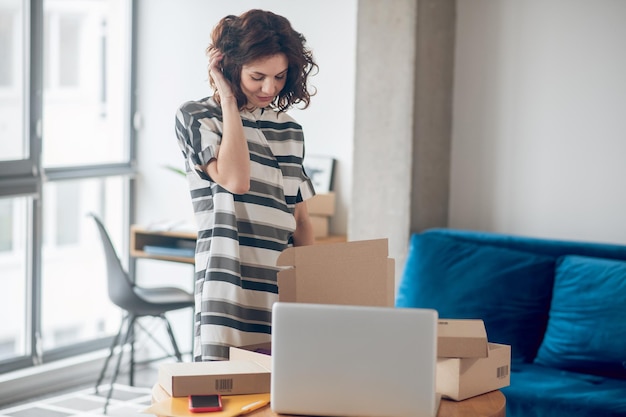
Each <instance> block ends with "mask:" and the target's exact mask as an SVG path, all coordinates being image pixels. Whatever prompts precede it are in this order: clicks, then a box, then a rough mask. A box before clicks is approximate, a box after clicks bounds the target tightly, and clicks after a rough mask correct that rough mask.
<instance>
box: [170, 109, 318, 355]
mask: <svg viewBox="0 0 626 417" xmlns="http://www.w3.org/2000/svg"><path fill="white" fill-rule="evenodd" d="M240 114H241V119H242V122H243V127H244V134H245V137H246V140H247V142H248V148H249V151H250V190H249V191H248V193H246V194H232V193H230V192H229V191H227V190H226V189H224V188H222V187H220V186H219V185H218V184H217V183H215V182H213V181H211V178H209V177H208V175H206V173H204V172H202V171H199V170H197V169H196V168H195V167H196V165H205V164H206V163H208V162H209V160H210V159H211V158H214V157H216V156H217V155H218V154H219V147H220V141H221V137H222V129H223V124H222V111H221V107H220V106H219V104H217V103H216V102H215V101H214V100H213V99H212V98H206V99H203V100H200V101H190V102H187V103H185V104H183V105H182V106H181V107H180V109H179V110H178V112H177V114H176V135H177V137H178V143H179V146H180V148H181V150H182V153H183V156H184V158H185V168H186V171H187V179H188V181H189V187H190V193H191V202H192V205H193V210H194V213H195V218H196V223H197V227H198V240H197V245H196V254H195V283H196V284H195V319H194V320H195V337H194V360H195V361H206V360H222V359H228V348H229V347H230V346H244V345H248V344H256V343H263V342H268V341H270V338H271V337H270V334H271V312H272V304H273V303H274V302H275V301H277V300H278V287H277V284H276V273H277V271H278V268H277V267H276V259H277V258H278V255H279V254H280V253H281V252H282V250H283V249H285V248H286V247H287V246H289V245H290V244H291V243H292V235H293V232H294V230H295V228H296V223H295V218H294V210H295V205H296V203H299V202H301V201H304V200H306V199H308V198H310V197H312V196H313V195H314V194H315V192H314V190H313V186H312V184H311V181H310V179H309V178H308V177H307V175H306V174H305V172H304V169H303V167H302V161H303V157H304V136H303V133H302V127H301V126H300V125H299V124H298V123H296V122H295V121H294V120H293V119H292V118H291V117H290V116H289V115H287V114H285V113H278V112H276V111H273V110H271V109H257V110H255V111H253V112H249V111H242V112H241V113H240Z"/></svg>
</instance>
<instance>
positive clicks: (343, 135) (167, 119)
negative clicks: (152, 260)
mask: <svg viewBox="0 0 626 417" xmlns="http://www.w3.org/2000/svg"><path fill="white" fill-rule="evenodd" d="M252 8H262V9H265V10H271V11H273V12H274V13H278V14H281V15H283V16H285V17H287V18H288V19H289V20H290V21H291V23H292V25H293V27H294V28H295V29H296V30H297V31H299V32H301V33H303V34H304V35H305V37H306V38H307V44H308V46H309V47H310V48H312V50H313V53H314V56H315V58H316V61H317V63H318V65H319V67H320V70H319V73H318V75H316V76H314V77H312V79H311V84H312V85H313V86H314V87H316V88H317V91H318V92H317V95H315V96H314V97H313V99H312V101H311V105H310V106H309V108H308V109H306V110H299V109H294V110H292V111H290V114H291V115H292V116H293V117H294V118H295V119H296V120H297V121H298V122H300V123H301V124H302V125H303V127H304V134H305V140H306V152H307V154H309V155H314V154H318V155H328V156H332V157H334V158H335V159H336V160H337V163H336V171H335V172H336V176H335V181H334V184H335V190H336V191H337V193H338V203H337V215H336V216H335V217H334V218H333V223H332V225H331V227H332V231H333V232H335V233H345V232H346V228H347V226H346V224H347V206H348V201H349V199H350V190H351V172H352V142H353V132H352V131H353V123H354V72H355V68H354V67H355V63H354V61H355V42H356V40H355V38H356V0H350V1H341V2H336V1H333V0H321V1H315V2H308V1H302V0H262V1H261V0H245V1H243V0H242V1H237V2H233V1H206V0H177V1H172V0H139V1H138V16H139V18H138V30H139V32H138V45H139V46H138V48H137V63H138V77H137V102H138V110H139V113H140V114H141V119H142V128H141V129H140V130H139V131H138V140H139V149H138V155H139V171H140V173H141V175H140V177H139V179H138V187H137V189H138V195H137V201H138V212H137V221H138V222H139V223H141V224H148V223H151V222H154V221H161V220H176V219H183V220H186V221H187V222H193V212H192V209H191V203H190V198H189V194H188V190H187V183H186V180H184V179H183V178H182V177H178V176H177V175H175V174H172V173H171V172H169V171H166V170H164V169H162V168H161V167H162V166H163V165H173V166H176V167H179V168H182V167H183V159H182V156H181V153H180V150H179V148H178V145H177V143H176V136H175V134H174V115H175V112H176V109H177V108H178V106H179V105H180V104H182V103H183V102H184V101H187V100H194V99H199V98H202V97H206V96H208V95H211V91H210V89H209V87H208V83H207V73H206V67H207V61H206V57H205V55H204V50H205V48H206V47H207V45H208V44H209V42H210V33H211V30H212V28H213V27H214V26H215V24H217V22H218V21H219V19H221V18H222V17H224V16H226V15H228V14H236V15H238V14H241V13H242V12H244V11H246V10H249V9H252Z"/></svg>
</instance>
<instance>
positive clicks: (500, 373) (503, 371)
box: [497, 365, 509, 379]
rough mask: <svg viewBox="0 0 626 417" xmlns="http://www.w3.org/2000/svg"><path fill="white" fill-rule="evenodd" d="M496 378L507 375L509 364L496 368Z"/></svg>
mask: <svg viewBox="0 0 626 417" xmlns="http://www.w3.org/2000/svg"><path fill="white" fill-rule="evenodd" d="M497 372H498V379H501V378H506V377H507V376H508V375H509V365H504V366H501V367H499V368H498V370H497Z"/></svg>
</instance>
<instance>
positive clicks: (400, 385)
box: [271, 302, 440, 417]
mask: <svg viewBox="0 0 626 417" xmlns="http://www.w3.org/2000/svg"><path fill="white" fill-rule="evenodd" d="M436 362H437V312H436V311H435V310H428V309H400V308H391V307H357V306H340V305H327V304H304V303H284V302H278V303H275V304H274V307H273V315H272V379H271V381H272V382H271V407H272V410H274V411H275V412H277V413H282V414H306V415H314V416H345V417H350V416H358V417H435V416H436V414H437V410H438V408H439V400H440V396H438V395H437V394H436V393H435V372H436Z"/></svg>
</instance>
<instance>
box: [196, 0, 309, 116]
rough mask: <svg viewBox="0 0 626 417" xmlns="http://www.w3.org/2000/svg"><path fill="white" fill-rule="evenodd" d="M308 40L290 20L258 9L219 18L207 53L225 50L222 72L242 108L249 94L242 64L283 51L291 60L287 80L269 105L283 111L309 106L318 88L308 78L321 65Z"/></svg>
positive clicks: (217, 95) (223, 52) (212, 83)
mask: <svg viewBox="0 0 626 417" xmlns="http://www.w3.org/2000/svg"><path fill="white" fill-rule="evenodd" d="M305 44H306V39H305V37H304V36H303V35H302V34H301V33H299V32H296V31H295V30H294V29H293V28H292V27H291V23H289V20H287V19H286V18H284V17H283V16H279V15H277V14H274V13H272V12H269V11H264V10H258V9H255V10H249V11H247V12H245V13H243V14H242V15H240V16H234V15H229V16H226V17H224V18H223V19H222V20H220V22H219V23H218V24H217V25H216V26H215V28H214V29H213V32H212V33H211V44H210V45H209V46H208V47H207V49H206V53H207V55H208V54H209V53H210V52H211V51H213V50H215V49H217V50H219V51H220V52H221V53H222V54H223V56H224V58H223V59H222V72H223V73H224V77H225V78H226V79H227V80H228V81H229V82H230V84H231V88H232V89H233V93H234V94H235V97H236V98H237V105H238V106H239V108H240V109H243V108H244V107H245V105H246V104H247V98H246V96H245V94H244V93H243V91H242V90H241V69H242V67H243V66H244V65H246V64H248V63H250V62H252V61H255V60H258V59H261V58H267V57H271V56H274V55H276V54H280V53H282V54H284V55H285V56H286V57H287V61H288V62H289V64H288V70H287V80H286V83H285V87H284V88H283V89H282V90H281V91H280V93H279V94H278V96H276V98H274V101H272V103H271V105H270V106H271V107H272V108H274V109H277V110H278V111H281V112H282V111H285V110H288V109H289V108H291V107H292V106H293V105H295V104H299V103H304V105H303V108H307V107H308V106H309V103H310V101H311V96H312V95H314V94H315V91H313V92H310V91H309V89H308V86H307V80H308V77H309V75H312V74H311V73H312V72H313V71H314V70H315V71H317V70H318V66H317V64H316V63H315V61H314V59H313V54H312V52H311V50H310V49H308V48H307V47H306V45H305ZM209 79H210V77H209ZM210 82H211V87H213V90H214V91H215V95H214V97H215V99H216V100H217V101H218V102H219V94H218V92H217V89H216V88H215V84H214V82H213V80H212V79H210Z"/></svg>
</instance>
